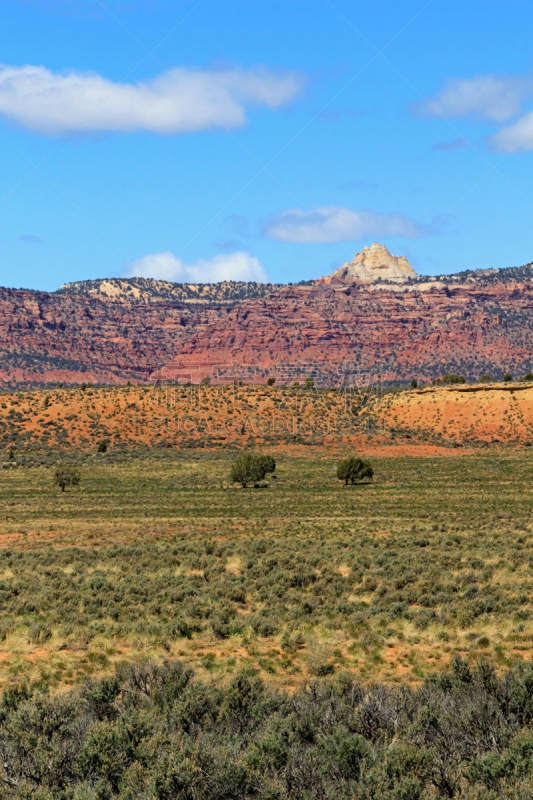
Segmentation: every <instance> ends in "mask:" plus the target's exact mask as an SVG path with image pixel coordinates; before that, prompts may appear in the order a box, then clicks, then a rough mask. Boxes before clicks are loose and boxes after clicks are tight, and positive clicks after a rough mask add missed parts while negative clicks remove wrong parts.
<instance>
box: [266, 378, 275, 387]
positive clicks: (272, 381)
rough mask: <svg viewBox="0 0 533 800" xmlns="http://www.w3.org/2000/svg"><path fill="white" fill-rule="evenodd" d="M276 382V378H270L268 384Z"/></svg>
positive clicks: (271, 384) (272, 384)
mask: <svg viewBox="0 0 533 800" xmlns="http://www.w3.org/2000/svg"><path fill="white" fill-rule="evenodd" d="M275 383H276V379H275V378H269V379H268V380H267V384H268V386H274V384H275Z"/></svg>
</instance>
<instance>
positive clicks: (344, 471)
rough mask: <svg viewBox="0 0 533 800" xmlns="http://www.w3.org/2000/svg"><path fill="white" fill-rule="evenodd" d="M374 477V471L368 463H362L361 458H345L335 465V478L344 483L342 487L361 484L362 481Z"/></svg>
mask: <svg viewBox="0 0 533 800" xmlns="http://www.w3.org/2000/svg"><path fill="white" fill-rule="evenodd" d="M373 477H374V470H373V469H372V467H371V465H370V463H369V462H368V461H363V459H362V458H357V457H352V458H347V459H346V460H345V461H340V462H339V464H338V465H337V478H338V479H339V480H340V481H344V485H345V486H348V483H351V484H352V486H353V485H354V484H356V483H361V482H362V481H364V480H372V478H373Z"/></svg>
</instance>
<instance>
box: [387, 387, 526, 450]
mask: <svg viewBox="0 0 533 800" xmlns="http://www.w3.org/2000/svg"><path fill="white" fill-rule="evenodd" d="M381 414H382V419H383V421H384V424H385V426H386V427H387V429H388V430H390V431H394V430H395V429H399V430H400V431H402V430H404V431H406V432H408V434H409V435H411V436H412V437H415V438H417V439H428V438H429V439H442V440H443V441H447V442H449V441H456V442H458V443H461V444H464V443H466V444H468V443H476V442H487V443H491V444H497V443H505V444H527V445H528V444H531V443H533V386H532V385H531V384H518V383H516V384H493V385H490V386H485V385H472V386H468V385H465V386H459V387H449V388H448V387H446V388H443V387H439V388H428V389H421V390H419V391H417V390H414V391H410V392H402V393H401V394H398V395H388V396H386V397H385V399H384V401H383V406H382V410H381Z"/></svg>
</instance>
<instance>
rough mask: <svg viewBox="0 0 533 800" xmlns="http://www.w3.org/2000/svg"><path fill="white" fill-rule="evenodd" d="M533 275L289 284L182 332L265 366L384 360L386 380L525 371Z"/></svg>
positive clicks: (219, 355)
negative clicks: (400, 283)
mask: <svg viewBox="0 0 533 800" xmlns="http://www.w3.org/2000/svg"><path fill="white" fill-rule="evenodd" d="M532 310H533V284H515V285H512V286H511V285H507V286H504V285H500V286H497V285H495V286H490V287H480V286H471V287H467V286H459V287H457V286H456V287H453V288H448V287H442V288H439V287H436V288H432V289H429V290H425V291H417V290H416V289H415V290H413V291H405V292H401V293H398V292H394V291H385V290H384V291H380V292H370V291H368V290H365V289H364V288H359V287H351V288H346V289H343V290H341V291H339V290H335V289H334V288H333V287H331V288H330V287H328V286H317V287H316V288H312V289H305V288H303V287H299V288H296V287H295V288H292V289H290V288H287V289H286V290H284V291H282V292H279V293H277V294H276V295H274V296H271V297H270V298H268V299H266V300H263V301H250V302H248V303H246V304H243V305H242V306H240V307H237V308H234V309H232V310H231V312H229V313H228V315H227V317H226V318H225V319H224V320H223V321H216V322H214V323H212V324H211V325H209V326H207V327H206V328H205V329H204V330H203V331H198V332H195V333H193V335H192V336H191V337H190V338H189V339H188V341H186V342H185V341H184V343H183V350H182V352H183V353H184V354H187V356H189V357H194V358H196V359H197V360H201V359H202V358H203V357H205V356H206V355H207V354H208V355H209V357H210V358H211V359H214V360H218V361H223V360H226V361H229V360H238V361H240V362H241V363H259V364H261V365H263V366H269V365H271V364H275V363H276V362H278V361H285V360H287V361H288V360H295V359H302V360H317V361H330V362H337V363H339V362H341V361H343V360H345V359H349V360H351V361H356V362H357V363H359V364H360V365H361V367H374V366H375V365H376V364H377V363H378V362H379V363H380V364H381V368H382V371H383V376H384V379H385V380H387V381H391V382H392V381H399V380H406V378H408V377H411V376H412V375H414V376H416V377H418V378H419V379H420V378H421V379H426V380H428V379H431V378H434V377H437V376H439V375H442V374H445V373H447V372H461V373H463V374H465V375H466V376H467V377H469V378H477V377H479V375H480V374H482V373H484V372H490V373H492V374H494V375H498V374H500V373H501V372H506V371H511V372H515V373H517V374H518V373H522V372H528V371H529V370H530V369H531V363H532V355H531V354H532V352H533V327H532V322H533V317H532Z"/></svg>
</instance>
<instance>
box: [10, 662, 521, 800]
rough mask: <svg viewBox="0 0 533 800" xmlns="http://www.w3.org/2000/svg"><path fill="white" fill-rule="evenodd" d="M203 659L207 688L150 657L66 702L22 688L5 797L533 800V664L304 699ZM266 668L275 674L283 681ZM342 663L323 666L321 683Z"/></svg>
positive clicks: (459, 666)
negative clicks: (226, 672)
mask: <svg viewBox="0 0 533 800" xmlns="http://www.w3.org/2000/svg"><path fill="white" fill-rule="evenodd" d="M90 660H91V659H89V658H88V661H90ZM92 661H95V659H94V658H92ZM202 661H203V670H204V673H203V674H204V675H205V676H206V677H205V678H204V679H203V680H201V679H199V678H198V677H197V675H195V673H194V672H193V670H191V669H189V668H187V667H186V666H185V665H184V664H183V663H181V662H179V661H168V662H166V663H164V664H162V665H157V664H155V663H154V662H150V661H148V662H144V663H143V664H140V665H137V666H135V665H126V664H123V665H121V667H120V668H119V669H118V670H117V672H116V674H114V675H113V676H110V677H107V678H103V679H100V680H94V679H93V680H91V679H89V680H88V681H86V683H85V684H84V686H83V687H81V688H79V689H77V690H76V691H71V692H68V693H64V694H62V695H59V696H58V695H54V696H50V695H47V694H46V693H43V692H41V691H36V689H37V687H36V686H35V685H33V684H31V683H27V682H21V683H19V684H15V685H13V686H11V687H10V688H9V689H8V690H7V691H5V692H4V693H3V695H2V699H1V701H0V747H1V749H2V753H3V756H2V766H1V768H0V777H1V779H2V782H3V790H2V791H3V794H2V796H3V797H5V798H6V800H18V798H21V797H42V798H51V797H80V798H81V797H91V798H92V797H106V798H111V799H112V798H117V800H119V798H120V799H122V798H127V799H128V800H129V799H130V798H131V800H133V798H137V797H153V798H159V799H161V800H163V799H164V798H170V797H180V796H183V797H187V796H190V797H193V796H194V797H195V798H196V799H197V800H212V798H225V797H239V798H242V800H248V799H250V800H251V798H256V797H258V796H263V797H276V798H279V800H291V799H292V798H304V797H305V798H308V800H323V798H333V797H346V798H348V797H350V798H355V800H363V799H364V798H368V797H375V798H387V799H388V798H402V797H403V798H412V799H413V800H415V799H417V800H425V799H426V798H428V800H429V798H434V797H447V798H472V800H473V798H482V797H483V798H485V797H486V798H489V797H490V798H493V797H494V798H497V797H505V798H507V799H508V800H523V798H525V797H530V796H531V795H532V793H533V767H532V763H531V759H530V758H529V754H530V753H531V748H532V746H533V744H532V737H531V727H532V724H533V708H532V705H531V698H530V694H531V692H530V686H531V682H532V680H533V675H532V668H531V666H527V667H521V668H519V669H517V670H514V671H510V672H507V673H506V674H505V675H504V676H502V677H498V675H497V674H496V673H495V672H494V671H493V670H492V669H490V668H489V667H488V666H487V665H481V666H480V667H479V668H477V669H471V668H470V667H469V666H468V664H467V663H466V662H465V661H464V660H461V659H460V658H457V659H455V660H454V663H453V667H452V668H451V669H450V670H447V671H445V672H444V673H443V674H441V675H440V676H438V677H432V678H431V679H429V680H426V681H425V682H421V684H420V685H419V687H418V688H415V689H413V688H409V687H397V688H392V687H391V686H387V685H383V684H379V683H374V684H373V685H372V686H370V687H367V688H365V687H364V686H362V685H361V684H360V683H358V682H354V681H353V680H352V679H351V678H350V677H349V676H348V675H347V674H346V673H343V674H342V675H338V676H329V677H328V678H324V677H318V678H315V679H314V680H313V682H312V683H311V684H310V685H309V686H308V687H307V688H303V689H301V690H300V691H297V692H296V693H294V694H292V695H289V694H287V693H285V692H280V691H273V690H272V689H270V688H269V687H268V685H266V684H265V683H264V682H263V681H262V680H261V679H260V678H259V677H258V676H257V675H254V674H252V673H251V672H250V671H247V672H245V671H237V672H236V673H235V674H233V675H232V676H231V677H230V678H229V680H227V681H224V682H222V681H220V679H219V677H218V676H217V664H216V659H214V658H213V657H212V656H211V655H209V654H208V655H205V656H203V657H202ZM264 662H265V663H264V667H265V674H267V675H272V674H273V673H275V672H276V669H277V667H276V666H275V664H274V663H272V662H271V661H270V660H268V659H264ZM328 663H330V662H329V661H324V660H323V658H322V657H321V656H319V657H317V661H316V667H315V669H316V672H317V673H318V675H321V674H323V673H324V674H325V673H328V672H329V670H328V669H327V668H326V667H324V665H325V664H328ZM437 721H438V722H437ZM488 725H490V736H487V735H486V731H487V726H488ZM36 742H38V746H37V747H36ZM51 767H53V768H51ZM21 786H22V787H23V793H21V791H20V787H21Z"/></svg>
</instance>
